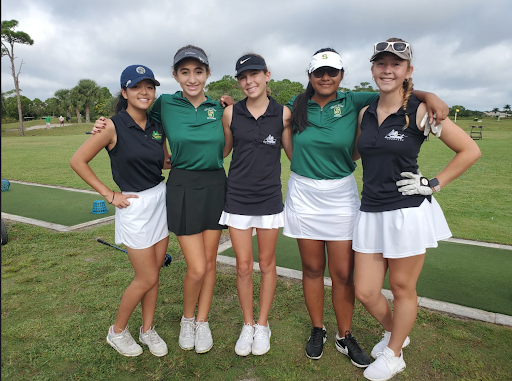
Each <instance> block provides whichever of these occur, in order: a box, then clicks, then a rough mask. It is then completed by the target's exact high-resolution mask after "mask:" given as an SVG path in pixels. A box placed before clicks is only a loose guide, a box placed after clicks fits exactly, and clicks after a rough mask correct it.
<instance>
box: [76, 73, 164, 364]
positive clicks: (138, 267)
mask: <svg viewBox="0 0 512 381" xmlns="http://www.w3.org/2000/svg"><path fill="white" fill-rule="evenodd" d="M159 85H160V83H159V82H158V81H157V80H156V79H155V77H154V75H153V72H152V71H151V70H150V69H149V68H148V67H146V66H143V65H131V66H128V67H127V68H126V69H125V70H124V71H123V73H122V74H121V93H120V95H119V100H118V104H117V108H116V115H115V116H114V117H112V119H108V120H107V121H106V126H105V131H104V132H103V133H102V134H97V135H94V136H91V137H90V138H89V139H88V140H87V141H86V142H85V143H84V144H83V145H82V146H81V147H80V148H79V149H78V151H76V153H75V154H74V155H73V157H72V158H71V162H70V164H71V167H72V168H73V169H74V170H75V172H76V173H77V174H78V175H79V176H80V177H81V178H82V179H83V180H84V181H85V182H86V183H87V184H89V185H90V186H91V187H92V188H94V189H95V190H96V191H97V192H98V193H99V194H101V195H102V196H103V197H105V199H106V200H107V202H108V203H109V204H112V205H114V206H115V207H116V215H115V242H116V244H120V243H123V244H124V245H125V246H126V248H127V251H128V257H129V259H130V262H131V264H132V266H133V269H134V271H135V278H134V279H133V281H132V282H131V283H130V285H129V286H128V288H127V289H126V290H125V292H124V294H123V297H122V299H121V304H120V306H119V310H118V313H117V318H116V321H115V323H114V325H112V326H111V327H110V328H109V331H108V335H107V342H108V343H109V344H110V345H111V346H112V347H113V348H114V349H115V350H117V351H118V352H119V353H120V354H122V355H123V356H138V355H140V354H141V353H142V348H141V346H140V345H139V344H137V343H136V342H135V340H133V338H132V336H131V335H130V332H129V330H128V319H129V318H130V316H131V314H132V312H133V310H134V309H135V307H136V306H137V305H138V304H139V302H140V303H141V306H142V326H141V327H140V332H139V341H140V342H141V343H142V344H144V345H147V346H148V347H149V350H150V352H151V353H153V354H154V355H155V356H164V355H166V354H167V345H166V344H165V342H164V341H163V340H162V339H161V338H160V336H159V335H158V333H157V332H156V331H155V329H154V325H153V317H154V315H155V307H156V300H157V295H158V276H159V273H160V269H161V267H162V263H163V261H164V257H165V253H166V251H167V244H168V242H169V232H168V229H167V218H166V208H165V184H164V183H163V180H164V177H163V176H162V168H167V169H168V168H169V167H170V166H168V165H167V166H166V164H165V159H166V157H168V156H169V154H168V153H167V149H166V147H165V145H164V143H165V133H164V130H163V128H162V125H161V124H159V123H157V122H155V121H154V120H152V119H150V118H148V116H147V110H148V109H149V107H150V106H151V104H152V103H153V101H154V100H155V86H159ZM103 148H105V149H106V150H107V151H108V154H109V156H110V163H111V166H112V176H113V178H114V181H115V182H116V184H117V185H118V186H119V189H120V190H121V191H120V192H115V191H112V190H110V189H109V188H108V187H107V186H106V185H105V184H103V183H102V182H101V180H100V179H98V177H96V175H95V174H94V172H93V171H92V169H91V167H90V166H89V162H90V161H91V160H92V159H94V157H95V156H96V155H97V154H98V153H99V152H100V151H101V150H102V149H103Z"/></svg>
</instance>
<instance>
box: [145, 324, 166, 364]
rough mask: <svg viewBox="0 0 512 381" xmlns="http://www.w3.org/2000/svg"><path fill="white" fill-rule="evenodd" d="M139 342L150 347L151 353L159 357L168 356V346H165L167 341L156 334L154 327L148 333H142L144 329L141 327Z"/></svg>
mask: <svg viewBox="0 0 512 381" xmlns="http://www.w3.org/2000/svg"><path fill="white" fill-rule="evenodd" d="M139 341H140V342H141V343H142V344H146V345H147V346H148V347H149V351H150V352H151V353H153V354H154V355H155V356H157V357H162V356H165V355H166V354H167V344H165V341H163V340H162V338H161V337H160V336H159V335H158V333H156V331H155V328H154V327H151V328H150V329H148V330H147V331H146V332H142V327H140V332H139Z"/></svg>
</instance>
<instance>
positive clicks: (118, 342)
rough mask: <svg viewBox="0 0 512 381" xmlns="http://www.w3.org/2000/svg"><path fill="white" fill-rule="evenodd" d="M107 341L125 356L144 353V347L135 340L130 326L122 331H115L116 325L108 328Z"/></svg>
mask: <svg viewBox="0 0 512 381" xmlns="http://www.w3.org/2000/svg"><path fill="white" fill-rule="evenodd" d="M107 343H109V344H110V346H112V348H114V349H115V350H116V351H118V352H119V353H120V354H122V355H123V356H127V357H133V356H138V355H140V354H141V353H142V347H141V346H140V345H139V344H137V343H136V342H135V340H133V337H132V335H130V331H128V326H126V328H125V329H124V331H122V332H121V333H114V326H111V327H110V328H109V329H108V335H107Z"/></svg>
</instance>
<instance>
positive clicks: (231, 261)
mask: <svg viewBox="0 0 512 381" xmlns="http://www.w3.org/2000/svg"><path fill="white" fill-rule="evenodd" d="M254 234H256V231H253V235H254ZM459 241H460V240H459ZM470 242H472V241H470ZM458 243H465V242H458ZM231 246H232V245H231V241H230V240H228V241H226V242H224V243H223V244H221V245H219V249H218V251H217V254H219V255H217V262H219V263H223V264H226V265H230V266H236V259H235V258H233V257H227V256H225V255H220V253H222V252H223V251H225V250H227V249H229V248H230V247H231ZM501 246H503V245H501ZM254 269H255V270H257V271H259V270H260V266H259V263H257V262H255V263H254ZM276 269H277V275H279V276H282V277H286V278H292V279H299V280H300V279H302V271H298V270H292V269H287V268H284V267H279V266H277V268H276ZM324 286H327V287H332V281H331V278H329V277H324ZM381 292H382V294H383V295H384V296H385V297H386V299H388V300H389V301H391V302H392V301H393V294H392V293H391V291H390V290H386V289H382V290H381ZM418 307H422V308H426V309H429V310H432V311H437V312H443V313H446V314H448V315H450V316H455V317H459V318H466V319H472V320H478V321H483V322H487V323H493V324H499V325H504V326H508V327H512V316H508V315H503V314H498V313H494V312H487V311H483V310H479V309H476V308H471V307H464V306H459V305H458V304H453V303H448V302H442V301H439V300H434V299H429V298H425V297H421V296H418Z"/></svg>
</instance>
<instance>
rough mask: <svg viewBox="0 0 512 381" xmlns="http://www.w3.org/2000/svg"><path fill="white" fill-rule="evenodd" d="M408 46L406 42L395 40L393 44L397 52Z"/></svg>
mask: <svg viewBox="0 0 512 381" xmlns="http://www.w3.org/2000/svg"><path fill="white" fill-rule="evenodd" d="M406 47H407V45H406V44H405V43H404V42H395V43H394V44H393V49H394V50H395V52H403V51H404V50H405V48H406Z"/></svg>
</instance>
